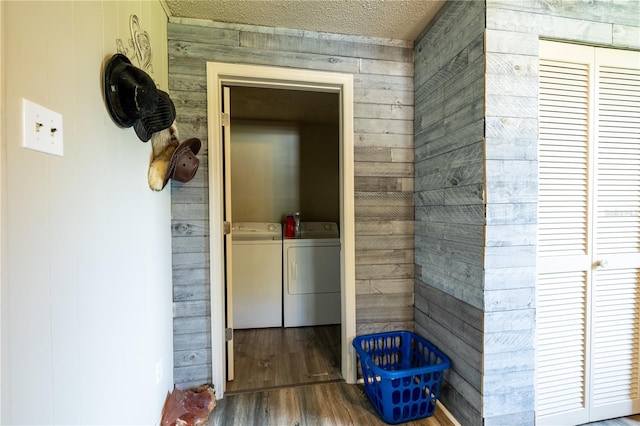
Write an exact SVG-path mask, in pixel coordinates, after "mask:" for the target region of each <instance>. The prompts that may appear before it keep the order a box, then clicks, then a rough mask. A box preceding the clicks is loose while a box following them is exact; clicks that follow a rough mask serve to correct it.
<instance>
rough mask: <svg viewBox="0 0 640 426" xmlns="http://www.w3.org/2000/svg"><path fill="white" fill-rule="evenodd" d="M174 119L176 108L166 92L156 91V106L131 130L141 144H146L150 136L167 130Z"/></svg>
mask: <svg viewBox="0 0 640 426" xmlns="http://www.w3.org/2000/svg"><path fill="white" fill-rule="evenodd" d="M175 119H176V108H175V106H174V104H173V101H172V100H171V97H169V94H168V93H167V92H164V91H162V90H158V106H157V107H156V110H155V111H154V112H153V113H152V114H150V115H149V116H147V117H142V118H141V119H139V120H137V121H136V122H135V124H134V125H133V129H134V130H135V132H136V135H138V139H140V140H141V141H142V142H148V141H149V139H151V136H152V135H153V134H154V133H156V132H160V131H162V130H165V129H168V128H169V127H171V125H172V124H173V121H174V120H175Z"/></svg>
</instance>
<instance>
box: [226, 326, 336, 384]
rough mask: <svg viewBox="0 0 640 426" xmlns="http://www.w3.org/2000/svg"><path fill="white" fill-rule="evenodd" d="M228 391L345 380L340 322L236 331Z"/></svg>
mask: <svg viewBox="0 0 640 426" xmlns="http://www.w3.org/2000/svg"><path fill="white" fill-rule="evenodd" d="M233 338H234V341H235V344H234V352H235V363H234V366H235V380H232V381H230V382H227V384H226V389H225V394H227V395H228V394H234V393H238V392H247V391H255V390H265V389H271V388H275V387H282V386H292V385H299V384H305V383H307V384H308V383H315V382H323V381H336V380H341V379H342V375H341V370H340V357H341V352H340V325H329V326H316V327H298V328H261V329H248V330H234V336H233Z"/></svg>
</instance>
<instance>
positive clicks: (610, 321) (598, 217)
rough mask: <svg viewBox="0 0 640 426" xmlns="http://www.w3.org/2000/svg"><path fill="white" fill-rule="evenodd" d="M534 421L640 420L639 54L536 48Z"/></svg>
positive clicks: (556, 46)
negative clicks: (638, 417) (639, 417)
mask: <svg viewBox="0 0 640 426" xmlns="http://www.w3.org/2000/svg"><path fill="white" fill-rule="evenodd" d="M539 105H540V113H539V127H540V135H539V192H540V196H539V223H538V286H537V289H538V294H537V303H536V310H537V321H536V327H537V330H536V333H537V355H536V358H537V362H536V376H537V386H536V398H537V402H536V412H537V417H538V424H556V425H557V424H580V423H585V422H589V421H595V420H600V419H606V418H611V417H617V416H624V415H629V414H633V413H638V412H640V389H639V387H638V385H639V374H638V373H639V371H640V354H639V350H640V342H639V339H638V337H639V333H640V53H638V52H629V51H619V50H613V49H599V48H593V47H588V46H576V45H569V44H562V43H554V42H541V45H540V97H539Z"/></svg>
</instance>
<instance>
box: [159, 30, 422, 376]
mask: <svg viewBox="0 0 640 426" xmlns="http://www.w3.org/2000/svg"><path fill="white" fill-rule="evenodd" d="M168 39H169V40H168V43H169V45H168V50H169V90H170V92H171V97H172V99H173V100H174V103H175V105H176V110H177V124H178V128H179V131H180V135H181V139H185V138H188V137H198V138H200V139H201V140H202V142H203V149H202V150H201V151H200V153H199V154H198V157H199V159H200V170H199V171H198V174H197V175H196V178H195V179H194V180H193V181H191V182H189V183H188V184H184V185H183V184H180V183H173V184H172V215H173V225H172V226H173V278H174V351H175V360H174V364H175V368H174V378H175V379H174V380H175V383H176V385H177V386H178V387H182V388H185V387H189V386H193V385H196V384H199V383H203V382H207V381H210V380H211V358H210V357H211V333H210V327H209V318H210V313H211V306H210V303H209V289H210V283H209V280H208V277H209V260H208V256H209V253H208V247H209V240H208V239H209V228H208V226H209V224H208V219H207V218H208V202H209V200H208V188H207V182H208V173H207V172H208V164H207V118H206V111H207V105H206V80H205V79H206V76H205V64H206V62H207V61H216V62H230V63H243V64H256V65H269V66H280V67H296V68H304V69H313V70H322V71H336V72H342V73H351V74H353V75H354V85H355V87H354V89H355V105H354V110H355V123H354V125H355V153H354V154H355V161H356V163H355V215H356V217H355V221H356V241H355V243H356V280H357V282H356V291H357V297H356V305H357V306H356V321H357V331H358V333H359V334H362V333H365V332H376V331H381V330H387V329H399V328H402V329H409V330H411V329H413V278H414V266H413V262H414V259H413V258H414V254H413V245H414V235H413V218H414V207H413V204H414V202H413V187H414V167H413V159H414V150H413V114H414V111H413V44H412V43H409V42H401V41H392V40H382V39H372V38H364V37H354V36H341V35H334V34H325V33H322V34H321V33H314V32H307V31H298V30H288V29H276V28H266V27H255V26H246V25H230V24H221V23H213V22H208V21H199V20H189V19H178V18H172V19H171V20H170V23H169V27H168ZM214 285H221V284H220V283H214Z"/></svg>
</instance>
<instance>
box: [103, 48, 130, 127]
mask: <svg viewBox="0 0 640 426" xmlns="http://www.w3.org/2000/svg"><path fill="white" fill-rule="evenodd" d="M122 64H131V61H130V60H129V58H127V57H126V56H125V55H123V54H121V53H117V54H115V55H113V56H112V57H111V58H110V59H109V60H108V61H107V63H106V64H105V66H104V71H103V73H102V74H103V82H102V84H103V91H104V100H105V103H106V104H107V111H108V112H109V115H110V116H111V119H112V120H113V121H114V122H115V123H116V124H117V125H118V126H120V127H131V126H133V125H134V123H135V122H136V119H135V118H133V119H132V118H129V117H127V116H126V115H125V114H124V113H123V112H122V111H119V110H120V109H121V108H120V102H119V101H118V99H117V96H118V93H117V92H114V91H113V90H111V86H112V84H113V83H114V71H115V70H116V68H118V67H119V66H120V65H122Z"/></svg>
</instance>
